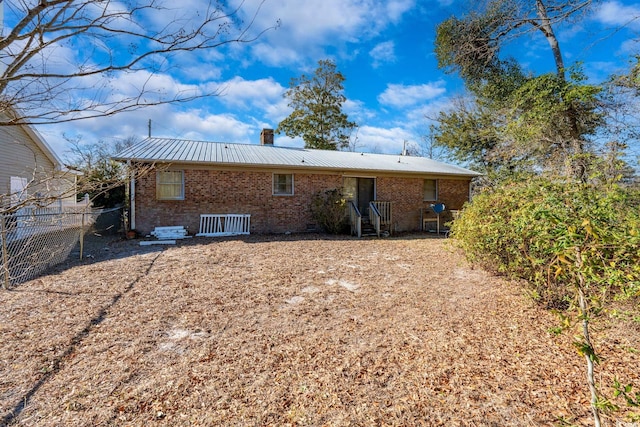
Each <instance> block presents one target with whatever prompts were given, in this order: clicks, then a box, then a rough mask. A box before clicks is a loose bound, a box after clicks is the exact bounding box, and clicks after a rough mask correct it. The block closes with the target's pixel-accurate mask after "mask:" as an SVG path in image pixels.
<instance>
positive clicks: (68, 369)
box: [0, 235, 640, 426]
mask: <svg viewBox="0 0 640 427" xmlns="http://www.w3.org/2000/svg"><path fill="white" fill-rule="evenodd" d="M88 253H89V255H91V257H89V258H87V259H85V260H84V261H82V262H80V261H73V262H70V263H69V264H68V265H65V266H61V267H59V268H57V269H56V270H55V271H53V272H52V273H51V274H50V275H47V276H45V277H41V278H40V279H37V280H33V281H31V282H27V283H24V284H22V285H20V286H18V287H16V288H14V289H12V290H9V291H0V425H25V426H112V425H117V426H148V425H167V426H174V425H175V426H218V425H220V426H286V425H291V426H298V425H300V426H303V425H305V426H306V425H310V426H382V425H393V426H417V425H424V426H433V425H443V426H552V425H578V426H582V425H590V424H591V419H590V410H589V404H588V390H587V388H586V385H585V379H584V378H585V375H584V373H583V371H584V368H583V359H582V358H581V356H580V355H578V354H577V352H576V351H575V350H573V347H572V346H571V341H572V336H571V334H567V335H562V336H560V337H555V336H553V335H552V334H550V333H549V332H548V330H549V328H550V327H552V326H555V325H557V320H556V318H555V317H554V316H553V315H552V314H551V313H549V312H547V311H545V310H543V309H541V308H540V307H537V306H536V305H535V304H534V303H533V302H532V301H531V300H530V299H529V298H527V297H526V296H525V295H524V292H523V290H522V288H520V287H518V286H517V285H515V284H510V283H508V282H506V281H504V280H502V279H500V278H497V277H493V276H491V275H489V274H487V273H485V272H483V271H480V270H474V269H473V268H471V267H470V266H469V265H467V264H466V263H465V261H464V260H463V258H462V257H461V256H460V254H459V253H457V252H456V251H455V250H453V249H452V248H451V246H450V245H449V241H448V240H445V239H434V238H428V237H427V238H425V236H424V235H421V236H418V235H416V236H404V237H398V238H389V239H382V240H378V239H371V240H369V239H362V240H358V239H351V238H331V237H325V236H318V235H309V236H306V235H305V236H295V235H292V236H277V237H260V236H256V237H254V236H251V237H247V238H229V239H219V240H214V239H200V238H198V239H191V240H189V241H182V242H179V244H178V245H177V246H173V247H157V246H152V247H140V246H138V244H137V242H136V241H128V242H127V241H116V242H111V243H109V244H108V245H106V246H105V244H104V242H102V245H98V246H94V247H93V248H91V249H88ZM621 313H624V312H623V311H621ZM636 314H637V312H636ZM622 317H624V316H622ZM595 342H596V343H597V345H598V350H599V351H601V352H602V354H603V356H604V359H603V362H602V363H601V365H600V366H598V368H597V369H598V370H597V372H598V373H597V376H598V381H599V385H600V387H601V388H602V389H603V390H605V391H607V392H609V393H610V392H611V388H610V386H611V384H612V382H613V377H614V376H615V377H618V378H620V379H621V380H622V381H624V382H625V383H628V382H632V383H634V385H635V386H636V388H637V387H638V386H640V378H639V376H640V368H638V367H639V366H640V354H639V353H638V351H639V350H640V321H638V320H636V321H631V320H628V321H626V322H623V321H620V320H616V321H615V322H614V323H606V324H600V327H599V329H598V331H597V333H596V334H595ZM615 403H617V404H620V405H621V406H623V409H621V411H619V412H616V413H613V414H611V415H610V416H608V417H607V418H606V419H605V423H604V425H609V426H632V425H638V423H636V424H634V423H632V422H631V419H630V418H629V415H630V414H631V413H632V412H630V411H629V410H628V409H627V408H626V407H624V405H623V402H622V401H615ZM638 412H640V409H637V410H636V413H638Z"/></svg>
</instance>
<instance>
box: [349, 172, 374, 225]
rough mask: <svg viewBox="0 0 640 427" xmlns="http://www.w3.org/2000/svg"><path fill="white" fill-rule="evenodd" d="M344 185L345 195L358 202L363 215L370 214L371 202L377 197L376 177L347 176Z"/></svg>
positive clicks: (357, 204)
mask: <svg viewBox="0 0 640 427" xmlns="http://www.w3.org/2000/svg"><path fill="white" fill-rule="evenodd" d="M343 186H344V188H343V191H344V196H345V197H346V198H347V199H348V200H352V201H353V202H354V203H355V204H356V206H357V207H358V210H359V211H360V214H361V215H362V216H364V217H367V216H369V202H371V201H373V200H375V199H376V179H375V178H356V177H350V176H347V177H344V183H343Z"/></svg>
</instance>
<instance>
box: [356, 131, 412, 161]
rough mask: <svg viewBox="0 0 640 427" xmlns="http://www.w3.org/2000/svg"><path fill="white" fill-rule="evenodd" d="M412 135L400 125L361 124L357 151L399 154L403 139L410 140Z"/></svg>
mask: <svg viewBox="0 0 640 427" xmlns="http://www.w3.org/2000/svg"><path fill="white" fill-rule="evenodd" d="M413 138H414V135H413V134H412V133H411V132H409V131H407V130H406V129H403V128H401V127H392V128H383V127H376V126H362V127H360V129H359V130H358V145H357V151H364V152H372V153H382V154H400V153H402V147H403V145H404V141H410V140H412V139H413Z"/></svg>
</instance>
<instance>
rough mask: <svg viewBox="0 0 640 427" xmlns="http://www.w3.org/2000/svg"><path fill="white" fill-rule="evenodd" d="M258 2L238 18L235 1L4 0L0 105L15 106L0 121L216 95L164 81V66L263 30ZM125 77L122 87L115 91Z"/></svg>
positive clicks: (98, 113) (90, 114)
mask: <svg viewBox="0 0 640 427" xmlns="http://www.w3.org/2000/svg"><path fill="white" fill-rule="evenodd" d="M263 3H264V1H262V2H259V4H258V6H257V8H256V9H254V10H252V11H250V12H249V13H248V14H247V15H248V16H249V17H250V19H249V20H248V22H244V21H242V19H241V18H242V15H243V13H244V12H245V11H244V10H243V8H246V5H245V4H244V2H241V3H240V5H239V6H238V7H236V8H229V7H227V3H225V2H215V1H212V0H195V7H193V5H192V7H184V5H182V4H179V3H176V2H173V1H170V0H123V1H119V2H115V1H110V0H98V1H96V0H19V1H11V2H6V1H5V2H3V4H4V8H5V10H4V15H5V27H4V28H3V29H2V30H3V31H2V34H0V112H2V111H5V110H7V109H9V108H18V109H19V110H20V111H21V114H20V115H18V116H14V117H13V118H12V119H11V120H7V121H0V126H2V125H4V126H7V125H9V126H10V125H16V124H47V123H60V122H68V121H74V120H81V119H86V118H94V117H103V116H110V115H113V114H116V113H119V112H123V111H129V110H134V109H137V108H141V107H144V106H149V105H157V104H165V103H175V102H185V101H190V100H194V99H197V98H201V97H207V96H215V95H219V94H220V93H219V91H218V90H216V89H214V90H210V91H207V90H203V89H202V88H200V87H198V86H195V85H178V84H175V83H173V82H171V81H167V78H166V76H164V73H165V72H167V71H168V70H171V69H174V70H175V69H178V68H179V67H180V63H181V61H182V60H184V58H185V55H186V54H188V53H193V52H199V53H200V54H201V55H204V54H206V53H207V52H208V51H211V50H213V49H219V48H222V47H224V46H226V45H230V44H234V43H248V42H251V41H253V40H256V39H257V38H258V37H259V36H260V35H261V34H263V33H264V32H265V31H267V30H268V29H269V28H263V29H257V30H255V29H253V28H252V27H253V26H254V21H255V18H256V16H257V14H258V13H259V10H260V8H261V6H262V4H263ZM275 26H277V23H275V24H274V27H275ZM274 27H270V28H274ZM125 76H126V77H127V80H126V81H127V84H126V86H127V87H126V88H124V89H122V87H120V88H118V89H119V90H116V85H117V84H120V80H121V79H122V78H123V77H125Z"/></svg>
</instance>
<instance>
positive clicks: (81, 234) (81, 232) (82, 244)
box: [80, 212, 84, 261]
mask: <svg viewBox="0 0 640 427" xmlns="http://www.w3.org/2000/svg"><path fill="white" fill-rule="evenodd" d="M83 249H84V212H82V223H81V225H80V260H81V261H82V250H83Z"/></svg>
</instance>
